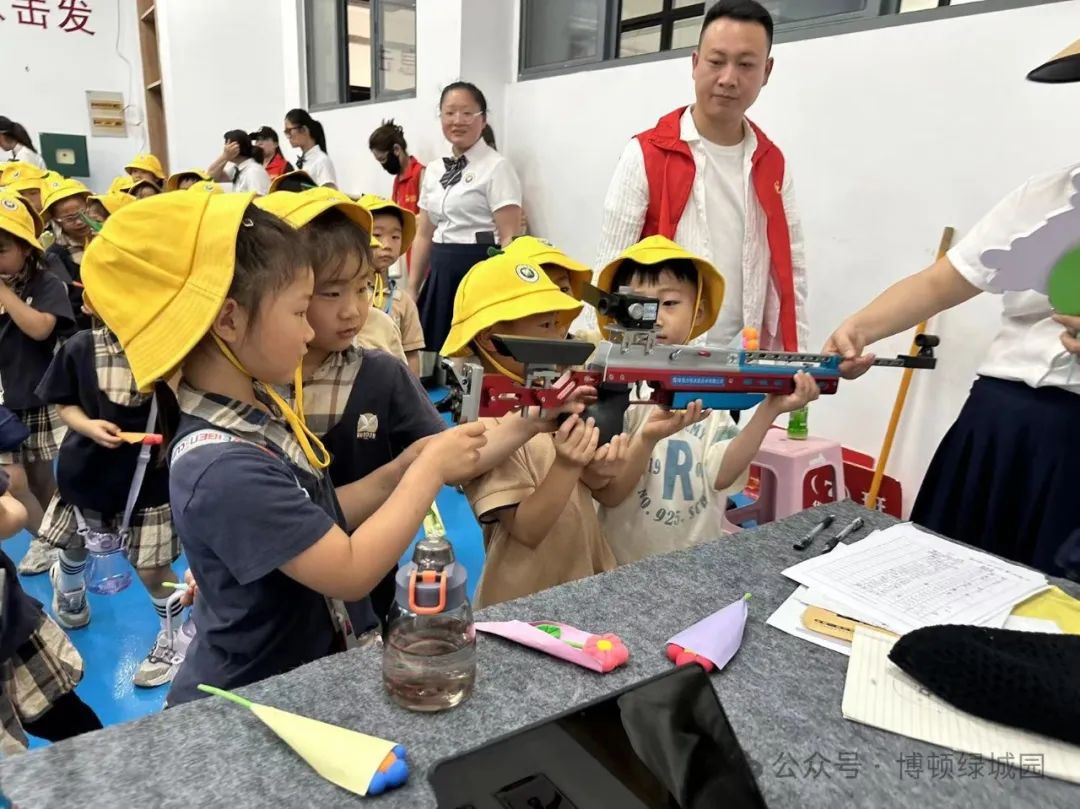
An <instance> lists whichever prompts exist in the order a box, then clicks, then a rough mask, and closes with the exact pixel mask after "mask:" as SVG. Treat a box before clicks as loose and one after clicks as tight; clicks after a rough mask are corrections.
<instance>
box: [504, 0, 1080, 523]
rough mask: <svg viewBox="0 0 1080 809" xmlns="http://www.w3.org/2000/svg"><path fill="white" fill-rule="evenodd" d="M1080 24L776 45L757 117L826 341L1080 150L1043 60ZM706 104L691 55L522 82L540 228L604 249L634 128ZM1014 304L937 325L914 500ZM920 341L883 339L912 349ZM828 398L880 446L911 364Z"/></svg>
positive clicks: (909, 414)
mask: <svg viewBox="0 0 1080 809" xmlns="http://www.w3.org/2000/svg"><path fill="white" fill-rule="evenodd" d="M1077 31H1080V2H1068V3H1062V4H1051V5H1044V6H1036V7H1032V8H1027V9H1018V10H1013V11H1007V12H999V13H990V14H981V15H974V16H970V17H962V18H956V19H951V20H939V21H934V22H929V23H924V24H918V25H907V26H901V27H894V28H886V29H881V30H876V31H867V32H862V33H855V34H848V35H845V36H839V37H828V38H822V39H813V40H804V41H799V42H791V43H786V44H780V45H778V46H777V47H776V50H775V57H776V68H775V71H774V73H773V78H772V81H771V82H770V84H769V86H768V87H767V88H765V90H764V91H763V93H762V96H761V98H760V100H759V101H758V103H757V105H756V106H755V107H754V109H753V111H752V117H754V118H755V119H756V121H757V122H758V123H760V124H761V125H762V126H763V127H764V128H765V130H766V131H767V132H768V133H770V135H771V136H772V137H773V138H774V140H776V142H777V143H779V144H780V145H781V146H782V148H783V149H784V151H785V153H786V155H787V157H788V161H789V165H790V168H791V171H792V172H793V173H794V177H795V180H796V191H797V192H798V198H799V201H800V207H801V209H802V213H803V219H804V227H805V231H806V238H807V243H808V244H807V246H808V261H809V268H810V269H809V271H810V290H811V302H810V322H811V326H812V341H813V342H814V344H815V346H816V345H820V344H821V343H822V342H823V341H824V340H825V338H826V337H827V336H828V334H829V332H830V331H831V330H832V328H834V327H835V326H836V325H838V324H839V322H840V321H841V320H842V318H843V317H844V316H846V315H847V314H849V313H850V312H852V311H854V310H855V309H857V308H858V307H860V306H861V305H862V304H864V303H865V302H867V301H869V300H870V298H871V297H872V296H874V295H875V294H876V293H878V292H879V291H881V290H882V289H884V288H885V287H886V286H888V285H889V284H890V283H892V282H894V281H896V280H898V279H900V278H901V277H903V276H904V275H906V274H908V273H911V272H913V271H915V270H918V269H921V268H922V267H924V266H925V265H927V264H929V263H930V261H931V260H932V259H933V252H934V249H935V248H936V246H937V243H938V240H939V237H940V234H941V230H942V228H943V227H944V226H946V225H954V226H956V227H957V228H958V233H959V234H961V235H962V234H963V233H964V232H965V231H966V229H968V228H969V227H970V226H971V225H972V224H973V223H974V222H975V221H976V219H977V218H978V217H979V216H980V215H981V214H983V213H984V212H985V211H986V210H988V209H989V208H990V207H991V206H992V205H993V204H994V203H995V202H996V201H997V200H998V199H999V198H1000V197H1001V196H1003V195H1004V194H1005V193H1006V192H1007V191H1009V190H1010V189H1011V188H1012V187H1013V186H1015V185H1017V184H1019V183H1020V182H1021V181H1023V180H1024V179H1025V178H1026V177H1027V176H1029V175H1030V174H1033V173H1036V172H1040V171H1046V170H1050V169H1053V168H1056V167H1058V166H1060V165H1064V164H1067V163H1069V162H1075V161H1077V160H1080V153H1078V151H1077V143H1078V140H1077V138H1078V137H1080V96H1078V95H1077V90H1076V89H1075V88H1072V87H1067V86H1066V87H1054V86H1046V85H1035V84H1031V83H1028V82H1026V81H1025V80H1024V76H1025V74H1026V73H1027V71H1028V70H1029V69H1031V68H1032V67H1034V66H1035V65H1036V64H1037V63H1039V62H1040V61H1041V60H1043V59H1045V58H1048V57H1049V56H1050V55H1051V54H1053V53H1056V52H1057V51H1059V50H1060V49H1061V48H1063V47H1064V46H1065V45H1067V44H1068V43H1069V42H1070V41H1071V40H1073V39H1074V38H1075V37H1076V32H1077ZM692 100H693V86H692V83H691V79H690V61H689V59H688V58H686V59H682V58H680V59H675V60H668V61H662V62H654V63H651V64H644V65H635V66H626V67H620V68H613V69H607V70H597V71H592V72H584V73H577V74H573V75H568V76H560V77H555V78H549V79H541V80H536V81H527V82H520V83H516V84H513V85H511V86H510V87H509V88H508V89H507V93H506V106H507V110H506V114H507V120H508V127H507V131H506V132H505V133H502V134H503V140H504V142H505V147H504V151H505V152H506V153H507V154H508V155H509V157H510V158H511V159H512V160H513V161H514V163H515V165H516V166H517V168H518V171H519V173H520V174H521V175H522V179H523V182H524V184H525V196H526V205H527V207H528V211H529V221H530V224H531V226H532V227H533V228H534V229H535V230H536V231H537V232H538V233H539V234H541V235H544V236H548V237H550V238H551V239H553V240H554V241H555V242H556V243H558V244H559V245H561V246H563V247H564V248H565V249H566V250H568V251H569V252H570V253H571V254H573V255H576V256H580V257H581V258H582V259H584V260H591V259H592V258H593V256H594V251H595V246H596V242H597V234H598V229H599V223H600V215H601V206H602V202H603V197H604V193H605V190H606V187H607V183H608V179H609V177H610V173H611V170H612V168H613V167H614V164H615V161H616V160H617V158H618V155H619V154H620V153H621V151H622V148H623V146H624V144H625V143H626V141H627V139H628V138H630V137H631V136H633V135H634V134H635V133H637V132H639V131H641V130H643V129H646V128H648V127H649V126H650V125H652V123H653V122H654V121H655V120H656V119H657V118H658V117H659V116H660V115H661V114H663V113H665V112H667V111H669V110H671V109H673V108H675V107H676V106H679V105H682V104H686V103H689V102H691V101H692ZM999 315H1000V304H999V302H998V301H997V300H995V299H994V298H992V297H989V296H984V298H983V299H979V300H975V301H972V302H971V303H969V304H967V305H965V306H964V307H962V308H960V309H958V310H956V311H953V312H949V313H947V314H945V315H943V316H941V317H939V318H937V319H936V320H935V322H934V323H933V324H932V327H931V331H932V332H934V333H936V334H939V335H940V336H941V338H942V347H941V349H940V351H939V356H940V358H941V363H940V365H939V367H938V370H936V371H934V372H930V373H917V374H916V381H915V383H914V385H913V386H912V394H911V396H910V397H909V400H908V407H907V410H906V412H905V416H904V420H903V422H902V426H901V432H900V436H899V439H898V442H897V445H896V447H895V448H894V451H893V456H892V461H891V463H890V467H889V469H890V472H891V473H892V474H895V475H897V476H898V477H900V479H901V480H902V482H903V483H904V486H905V489H906V492H907V497H906V500H907V502H908V504H909V505H910V503H911V501H912V499H913V497H914V494H915V492H916V490H917V488H918V484H919V482H920V481H921V479H922V475H923V474H924V472H925V469H926V466H927V464H928V463H929V460H930V457H931V455H932V453H933V451H934V448H935V447H936V446H937V443H938V441H939V440H940V438H941V436H942V435H943V434H944V432H945V430H946V429H947V428H948V426H949V425H950V424H951V422H952V420H953V419H954V418H955V416H956V414H957V412H958V411H959V409H960V407H961V405H962V403H963V401H964V398H965V397H966V393H967V389H968V387H969V384H970V381H971V380H972V378H973V377H974V374H975V369H976V367H977V366H978V363H979V361H980V359H981V358H982V356H983V355H984V353H985V351H986V348H987V346H988V345H989V342H990V340H991V339H992V337H993V335H994V334H995V331H996V326H997V322H998V318H999ZM909 342H910V338H909V337H904V338H900V337H898V338H894V339H893V340H891V341H888V342H887V343H884V344H882V346H881V347H880V348H881V353H886V352H887V353H898V352H905V351H907V348H908V345H909ZM871 373H872V376H869V377H867V378H865V379H864V380H863V381H861V382H858V383H849V384H847V385H845V386H844V387H842V389H841V392H840V395H838V396H835V397H827V400H825V401H822V402H821V403H819V404H817V405H815V406H814V407H813V408H812V411H813V412H812V414H811V420H810V421H811V429H812V430H813V431H814V432H815V433H817V434H820V435H826V436H831V437H835V438H838V439H840V440H842V441H843V442H844V444H845V445H847V446H850V447H853V448H857V449H860V450H863V451H867V452H870V453H872V454H874V455H876V454H877V452H878V449H879V447H880V443H881V440H882V437H883V435H884V432H885V428H886V425H887V423H888V418H889V413H890V411H891V408H892V403H893V399H894V396H895V392H896V385H897V383H898V382H899V373H898V372H894V371H891V370H887V369H875V370H874V371H872V372H871Z"/></svg>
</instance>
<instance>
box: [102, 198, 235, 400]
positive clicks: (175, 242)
mask: <svg viewBox="0 0 1080 809" xmlns="http://www.w3.org/2000/svg"><path fill="white" fill-rule="evenodd" d="M253 198H254V195H253V194H221V195H216V194H214V195H211V194H161V195H159V196H156V197H151V198H150V199H146V200H143V201H142V202H141V203H140V204H138V205H127V206H125V207H123V208H121V209H120V210H118V211H117V212H116V213H115V214H114V215H113V216H110V217H109V221H108V222H107V223H106V224H105V227H103V228H102V229H101V232H100V233H98V235H97V237H96V238H94V239H93V240H92V241H91V242H90V245H89V247H87V248H86V254H85V255H84V256H83V262H82V281H83V284H84V285H85V287H86V291H87V293H88V294H89V295H90V298H91V299H92V300H93V301H94V309H95V310H96V311H97V313H98V315H99V316H100V317H101V319H102V320H104V321H105V323H106V324H107V325H108V326H109V328H110V329H112V331H113V332H114V333H115V334H116V336H117V337H118V338H119V339H120V344H121V345H122V346H123V347H124V353H125V354H126V355H127V358H128V362H129V363H130V365H131V373H132V375H133V376H134V377H135V382H136V384H137V385H138V386H139V388H140V389H141V390H146V389H148V388H150V387H151V386H152V385H153V383H154V382H156V381H157V380H159V379H164V378H167V377H168V376H169V375H170V374H171V373H172V371H173V370H174V369H175V368H176V367H177V366H178V365H179V364H180V362H181V361H182V360H183V359H184V357H186V356H187V355H188V354H190V353H191V351H192V349H193V348H195V346H196V344H198V342H199V341H200V340H202V338H203V337H204V336H205V335H206V333H207V331H209V330H210V324H211V323H213V320H214V316H215V315H217V313H218V311H219V310H220V309H221V306H222V304H223V303H224V302H225V297H226V295H227V294H228V292H229V287H230V286H231V284H232V278H233V270H234V265H235V261H236V233H237V231H238V230H239V229H240V224H241V222H243V219H244V212H245V211H246V210H247V207H248V205H250V204H251V200H252V199H253ZM163 237H164V238H163ZM133 289H138V290H139V294H138V295H132V294H131V290H133Z"/></svg>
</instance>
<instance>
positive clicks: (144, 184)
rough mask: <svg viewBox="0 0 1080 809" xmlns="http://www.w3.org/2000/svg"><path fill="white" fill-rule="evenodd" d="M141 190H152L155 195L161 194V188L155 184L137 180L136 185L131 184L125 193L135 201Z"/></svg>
mask: <svg viewBox="0 0 1080 809" xmlns="http://www.w3.org/2000/svg"><path fill="white" fill-rule="evenodd" d="M143 188H153V189H154V190H155V191H156V192H157V193H159V194H160V193H161V186H160V185H158V184H157V183H153V182H150V180H139V181H138V182H136V183H132V185H131V188H129V189H128V190H127V193H128V194H130V195H131V196H133V197H136V199H137V198H138V197H137V196H136V195H137V194H138V193H139V190H140V189H143Z"/></svg>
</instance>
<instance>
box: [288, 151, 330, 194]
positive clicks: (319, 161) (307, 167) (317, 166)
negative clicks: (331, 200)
mask: <svg viewBox="0 0 1080 809" xmlns="http://www.w3.org/2000/svg"><path fill="white" fill-rule="evenodd" d="M301 160H303V165H302V166H301V165H297V168H298V169H300V170H302V171H306V172H307V173H308V175H309V176H310V177H311V179H313V180H314V181H315V185H332V186H334V187H335V188H337V172H336V171H335V170H334V163H333V161H332V160H331V159H330V155H328V154H327V153H326V152H324V151H323V150H322V149H321V148H319V144H315V145H314V146H312V147H311V148H310V149H308V150H307V151H306V152H304V156H303V157H302V158H301ZM299 162H300V161H297V163H299Z"/></svg>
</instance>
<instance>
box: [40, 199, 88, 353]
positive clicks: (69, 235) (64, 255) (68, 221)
mask: <svg viewBox="0 0 1080 809" xmlns="http://www.w3.org/2000/svg"><path fill="white" fill-rule="evenodd" d="M89 198H90V189H89V188H87V187H86V186H85V185H83V184H82V183H80V182H79V181H78V180H61V181H60V182H50V183H49V188H48V190H47V191H46V193H45V199H44V200H43V207H44V210H43V211H42V216H43V218H44V219H45V220H46V221H47V222H48V223H49V227H50V229H51V232H52V234H53V241H52V244H51V245H49V247H48V248H47V249H46V250H45V259H46V261H47V262H48V263H49V264H50V266H53V267H55V266H56V265H57V264H59V265H61V266H62V267H63V272H64V273H66V275H67V277H64V275H63V274H58V277H60V278H61V280H63V281H64V283H65V284H66V286H67V290H68V299H69V300H70V301H71V311H72V313H73V314H74V315H75V326H74V330H75V331H78V330H81V329H88V328H90V318H89V316H88V315H86V314H85V313H84V312H83V310H82V288H81V287H80V286H79V284H80V283H81V280H80V279H81V269H80V268H81V266H82V259H83V251H84V250H85V249H86V244H87V242H89V241H90V234H91V231H90V226H89V225H88V224H87V221H86V211H87V205H88V202H87V201H88V200H89ZM61 336H63V337H68V336H69V334H66V333H65V334H62V335H61Z"/></svg>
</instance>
